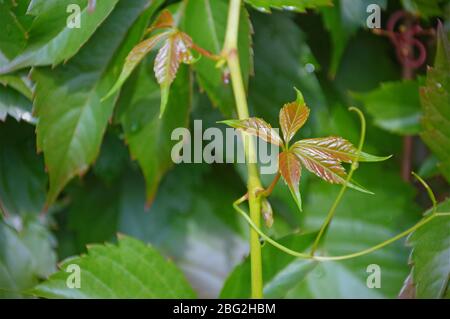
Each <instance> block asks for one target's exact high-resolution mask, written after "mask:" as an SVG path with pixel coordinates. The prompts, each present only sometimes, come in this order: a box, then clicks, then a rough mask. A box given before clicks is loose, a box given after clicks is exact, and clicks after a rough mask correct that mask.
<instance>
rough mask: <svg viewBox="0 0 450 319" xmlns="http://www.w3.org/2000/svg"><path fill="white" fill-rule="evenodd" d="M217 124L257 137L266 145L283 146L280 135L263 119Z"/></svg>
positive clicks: (253, 118) (255, 118) (254, 118)
mask: <svg viewBox="0 0 450 319" xmlns="http://www.w3.org/2000/svg"><path fill="white" fill-rule="evenodd" d="M219 123H224V124H226V125H228V126H231V127H234V128H236V129H239V130H242V131H243V132H245V133H247V134H250V135H254V136H257V137H259V138H261V139H263V140H264V141H266V142H268V143H272V144H275V145H279V146H281V145H283V141H282V140H281V137H280V135H278V133H277V132H276V131H275V130H274V129H273V128H272V127H271V126H270V124H269V123H267V122H266V121H264V120H263V119H260V118H257V117H251V118H248V119H245V120H226V121H221V122H219Z"/></svg>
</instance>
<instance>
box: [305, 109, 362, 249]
mask: <svg viewBox="0 0 450 319" xmlns="http://www.w3.org/2000/svg"><path fill="white" fill-rule="evenodd" d="M349 110H350V111H354V112H357V113H358V115H359V118H360V121H361V134H360V138H359V145H358V150H357V153H356V158H355V160H354V161H353V163H352V166H351V168H350V171H349V173H348V175H347V179H346V181H345V183H344V184H343V185H342V187H341V190H340V191H339V194H338V196H337V197H336V199H335V200H334V202H333V205H332V206H331V208H330V210H329V211H328V214H327V217H326V218H325V221H324V222H323V224H322V227H320V230H319V233H318V235H317V237H316V239H315V241H314V244H313V246H312V249H311V255H314V253H315V252H316V250H317V248H318V247H319V244H320V240H321V238H322V237H323V235H324V234H325V232H326V230H327V229H328V226H329V225H330V223H331V221H332V219H333V217H334V214H335V213H336V208H337V207H338V205H339V203H340V202H341V200H342V197H343V196H344V193H345V191H346V190H347V185H348V183H349V182H350V180H351V179H352V176H353V173H354V172H355V170H356V169H357V168H358V161H359V156H360V154H361V151H362V148H363V145H364V140H365V138H366V120H365V118H364V115H363V114H362V113H361V111H360V110H358V109H357V108H355V107H350V108H349Z"/></svg>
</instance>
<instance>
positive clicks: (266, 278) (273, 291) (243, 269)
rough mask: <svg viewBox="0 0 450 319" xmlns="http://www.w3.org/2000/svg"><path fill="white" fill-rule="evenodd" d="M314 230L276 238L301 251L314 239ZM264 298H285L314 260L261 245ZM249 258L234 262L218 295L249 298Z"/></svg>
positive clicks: (309, 269)
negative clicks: (233, 266) (234, 266)
mask: <svg viewBox="0 0 450 319" xmlns="http://www.w3.org/2000/svg"><path fill="white" fill-rule="evenodd" d="M315 235H316V233H310V234H300V235H297V234H295V235H289V236H286V237H284V238H281V239H280V240H279V242H280V243H281V244H282V245H284V246H286V247H288V248H290V249H293V250H296V251H304V250H306V249H307V248H308V247H309V246H311V244H312V243H313V241H314V238H315ZM262 263H263V282H264V297H265V298H289V297H290V296H289V294H290V293H291V291H292V290H294V289H295V287H296V286H297V285H298V284H299V283H300V282H302V281H303V280H305V278H306V277H307V276H309V275H310V273H311V272H312V270H313V269H314V268H315V267H316V265H317V263H316V262H314V261H311V260H302V259H298V258H295V257H293V256H290V255H287V254H285V253H283V252H281V251H280V250H278V249H277V248H275V247H273V246H271V245H269V244H266V245H265V246H264V247H263V248H262ZM250 274H251V272H250V259H249V258H247V259H246V260H245V261H244V262H243V263H242V264H240V265H238V266H237V267H236V268H235V270H234V271H233V272H232V274H231V275H230V276H229V277H228V279H227V281H226V282H225V284H224V286H223V288H222V291H221V293H220V298H249V297H250V295H251V291H250V285H249V283H250Z"/></svg>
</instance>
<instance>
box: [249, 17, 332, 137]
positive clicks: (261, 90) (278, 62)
mask: <svg viewBox="0 0 450 319" xmlns="http://www.w3.org/2000/svg"><path fill="white" fill-rule="evenodd" d="M252 21H253V23H254V27H255V37H254V41H255V44H254V51H255V77H253V78H251V81H250V87H251V88H252V89H251V90H250V92H249V102H250V105H251V107H252V108H253V110H254V112H253V113H254V114H255V115H256V116H258V117H262V118H264V119H265V120H266V121H267V122H269V123H271V124H273V125H275V123H278V115H279V110H280V109H279V108H280V106H281V105H283V104H284V103H286V101H290V100H291V101H292V100H294V99H295V96H294V91H293V90H292V88H293V87H294V86H295V87H296V88H298V89H299V90H300V91H301V92H302V93H303V96H304V98H305V101H307V103H308V105H309V106H310V107H311V109H312V110H313V115H312V122H313V123H315V124H317V123H318V121H317V120H318V119H319V118H321V117H323V116H324V115H325V112H326V105H327V102H326V99H325V96H324V94H323V92H322V89H321V87H320V85H319V82H318V80H317V77H316V75H315V73H314V72H309V71H308V70H309V69H308V67H313V68H314V63H315V62H314V58H313V57H312V55H311V51H310V50H309V47H308V45H307V44H306V39H305V36H304V34H303V33H302V32H301V30H300V29H299V28H298V26H297V25H296V24H295V23H294V22H293V21H292V20H291V19H290V18H288V17H286V16H285V15H283V14H280V13H273V14H272V15H263V14H259V13H255V14H254V15H252ZM268 44H270V47H273V48H276V52H274V51H273V50H268V49H267V46H268ZM267 79H270V80H267ZM268 92H270V94H268ZM307 127H308V124H307V125H306V126H305V130H304V131H303V132H304V133H305V132H308V131H310V130H309V129H307Z"/></svg>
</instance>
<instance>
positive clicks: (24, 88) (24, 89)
mask: <svg viewBox="0 0 450 319" xmlns="http://www.w3.org/2000/svg"><path fill="white" fill-rule="evenodd" d="M0 83H1V84H3V85H4V86H9V87H11V88H12V89H14V90H16V91H17V92H19V93H21V94H22V95H24V96H25V97H26V98H27V99H29V100H30V101H31V100H32V99H33V92H32V90H33V89H32V83H31V81H30V80H29V79H28V78H27V77H26V76H25V75H22V76H20V75H11V74H7V75H0Z"/></svg>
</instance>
